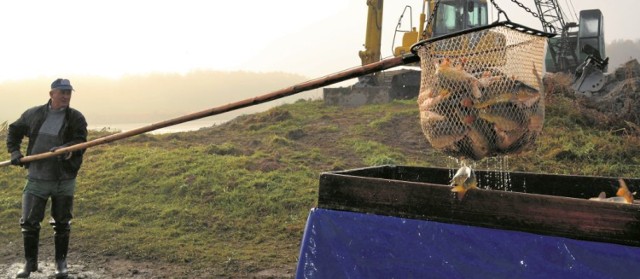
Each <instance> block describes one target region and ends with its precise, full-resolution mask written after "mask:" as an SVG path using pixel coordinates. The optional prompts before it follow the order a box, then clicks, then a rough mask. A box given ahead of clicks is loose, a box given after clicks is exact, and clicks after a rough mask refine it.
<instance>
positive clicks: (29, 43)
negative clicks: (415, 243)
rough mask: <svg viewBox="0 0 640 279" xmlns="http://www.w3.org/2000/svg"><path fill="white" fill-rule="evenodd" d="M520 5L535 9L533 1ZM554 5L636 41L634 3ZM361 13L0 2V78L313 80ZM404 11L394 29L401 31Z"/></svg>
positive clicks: (341, 6)
mask: <svg viewBox="0 0 640 279" xmlns="http://www.w3.org/2000/svg"><path fill="white" fill-rule="evenodd" d="M496 2H497V3H498V5H500V7H501V8H503V9H504V10H505V11H506V12H507V14H508V15H509V17H510V18H511V20H512V21H515V22H519V23H524V24H525V25H529V26H531V27H533V28H537V29H542V28H541V26H540V23H539V21H538V20H537V19H535V18H533V16H531V15H529V14H525V13H523V11H522V9H521V8H519V7H518V6H517V5H515V4H513V3H512V2H511V1H510V0H496ZM521 2H522V3H523V4H525V5H526V6H528V7H530V8H531V9H532V10H534V11H535V7H534V6H533V0H521ZM558 2H559V4H560V5H561V6H562V8H563V9H564V10H565V12H566V13H569V14H570V15H573V14H575V13H577V11H579V10H582V9H595V8H598V9H601V10H602V12H603V14H604V17H605V19H604V21H605V32H606V35H605V38H606V41H607V42H611V41H612V40H615V39H632V40H637V39H640V33H638V31H637V30H636V29H635V28H637V26H638V24H639V23H640V19H639V17H638V12H639V11H640V1H637V0H615V1H612V0H609V1H605V0H572V1H569V0H558ZM406 5H410V6H412V7H413V20H414V25H415V24H417V20H418V13H419V11H420V10H421V8H422V1H418V0H386V1H385V6H384V11H385V13H384V18H383V31H382V32H383V39H382V40H383V49H382V52H383V56H384V57H386V56H390V55H391V41H392V38H393V35H394V29H395V27H396V24H397V22H398V18H399V17H400V14H401V13H402V10H403V9H404V8H405V6H406ZM574 11H575V13H574ZM366 13H367V6H366V0H322V1H310V0H272V1H256V0H249V1H214V0H208V1H205V0H179V1H178V0H153V1H150V0H127V1H124V0H110V1H90V0H63V1H51V0H21V1H3V2H2V3H0V26H1V27H0V38H1V40H2V47H1V48H0V82H2V81H7V80H21V79H31V78H38V77H50V78H55V77H65V76H70V75H74V76H77V75H90V76H105V77H115V78H117V77H119V76H122V75H132V74H144V73H154V72H179V73H186V72H189V71H192V70H223V71H238V70H241V71H279V72H288V73H296V74H301V75H304V76H308V77H310V78H315V77H319V76H323V75H326V74H331V73H333V72H337V71H339V70H344V69H346V68H350V67H353V66H358V65H360V59H359V57H358V51H360V50H362V49H363V47H362V45H363V43H364V39H365V25H366ZM408 17H409V16H408V15H406V16H405V23H404V24H403V28H408V20H407V19H408ZM493 20H495V18H493ZM567 20H568V21H572V20H573V19H572V18H570V19H567ZM400 36H401V35H400V34H399V35H398V39H399V38H400ZM396 44H397V43H396Z"/></svg>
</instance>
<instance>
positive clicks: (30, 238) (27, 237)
mask: <svg viewBox="0 0 640 279" xmlns="http://www.w3.org/2000/svg"><path fill="white" fill-rule="evenodd" d="M46 206H47V200H46V199H43V198H40V197H37V196H34V195H31V194H29V193H24V194H23V195H22V218H20V227H22V238H23V241H24V257H25V259H26V264H25V265H24V268H23V269H22V271H20V272H19V273H18V274H16V278H29V275H31V272H35V271H38V244H39V242H40V222H42V219H44V211H45V208H46Z"/></svg>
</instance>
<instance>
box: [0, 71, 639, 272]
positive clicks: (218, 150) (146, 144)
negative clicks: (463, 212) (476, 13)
mask: <svg viewBox="0 0 640 279" xmlns="http://www.w3.org/2000/svg"><path fill="white" fill-rule="evenodd" d="M556 85H557V86H553V87H549V92H548V95H547V116H546V121H545V128H544V131H543V136H542V137H541V138H540V139H539V140H538V143H537V144H536V147H535V148H534V149H533V150H530V151H527V152H525V153H523V154H521V155H519V156H512V157H509V158H508V160H507V161H504V160H503V161H501V160H496V159H487V160H484V161H481V162H478V163H477V164H476V168H479V169H495V168H496V165H499V166H500V167H503V168H505V169H506V170H512V171H516V170H517V171H528V172H542V173H560V174H576V175H597V176H615V177H640V131H636V130H633V129H632V127H626V126H624V123H622V124H620V125H619V126H615V125H612V124H611V123H607V125H604V123H600V122H598V113H597V112H593V111H590V110H587V109H584V108H582V107H581V106H580V105H579V102H578V101H577V100H576V99H575V97H573V96H572V95H571V94H569V93H568V92H569V90H568V84H567V83H566V82H565V83H561V82H560V81H558V83H556ZM104 135H106V132H104V131H102V132H101V131H92V132H91V138H97V137H100V136H104ZM7 159H8V154H2V155H0V160H7ZM381 164H398V165H417V166H438V167H451V168H456V167H457V165H456V162H455V160H453V159H450V158H447V157H446V156H443V155H442V154H440V153H438V152H436V151H434V150H432V149H431V148H430V145H429V144H428V142H427V141H426V140H425V138H424V136H423V135H422V132H421V130H420V126H419V119H418V107H417V104H416V101H415V100H408V101H395V102H392V103H389V104H383V105H369V106H363V107H358V108H340V107H328V106H325V105H324V104H323V102H322V101H306V100H300V101H298V102H296V103H293V104H287V105H282V106H279V107H275V108H273V109H270V110H268V111H266V112H263V113H258V114H252V115H245V116H241V117H238V118H236V119H234V120H232V121H230V122H228V123H225V124H223V125H219V126H214V127H210V128H206V129H201V130H199V131H195V132H185V133H174V134H162V135H150V134H145V135H141V136H137V137H133V138H130V139H127V140H123V141H120V142H116V143H111V144H108V145H103V146H98V147H95V148H92V149H89V150H88V151H87V153H86V162H85V164H84V167H83V169H82V170H81V173H80V176H79V179H78V183H79V184H78V188H77V194H76V202H75V219H74V224H73V226H74V228H73V231H72V233H73V236H72V238H73V240H72V251H71V255H70V257H76V258H80V257H83V256H89V257H91V256H108V257H116V258H123V259H129V260H134V261H151V262H156V263H160V264H173V265H180V266H188V267H189V268H190V269H193V270H195V271H193V272H194V273H193V274H196V272H198V271H202V270H206V272H207V273H208V274H211V275H212V276H221V277H227V276H228V277H236V276H247V274H255V273H256V272H258V271H261V270H267V269H274V268H276V269H291V268H294V267H295V265H296V262H297V257H298V252H299V244H300V241H301V238H302V233H303V231H304V225H305V222H306V218H307V214H308V213H309V210H310V209H311V208H312V207H314V206H315V204H316V199H317V185H318V177H319V174H320V173H321V172H323V171H330V170H339V169H350V168H357V167H365V166H374V165H381ZM24 176H25V171H24V170H23V169H20V168H15V167H11V168H4V169H2V170H0V189H1V191H2V194H0V243H1V245H4V244H5V243H10V242H20V238H21V235H20V230H19V227H18V219H19V218H20V198H19V197H20V195H21V190H22V186H23V184H24ZM45 221H46V220H45ZM43 232H46V233H49V232H50V229H49V228H46V227H45V228H43ZM17 252H19V251H17ZM72 260H73V258H72ZM198 274H199V273H198Z"/></svg>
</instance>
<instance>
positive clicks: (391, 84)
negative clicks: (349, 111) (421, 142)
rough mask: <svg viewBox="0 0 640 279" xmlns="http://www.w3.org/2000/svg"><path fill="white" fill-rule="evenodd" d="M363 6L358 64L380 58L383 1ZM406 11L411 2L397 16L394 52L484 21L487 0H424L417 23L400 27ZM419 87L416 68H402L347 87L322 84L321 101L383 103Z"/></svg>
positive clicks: (411, 94) (409, 94)
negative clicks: (397, 40) (398, 42)
mask: <svg viewBox="0 0 640 279" xmlns="http://www.w3.org/2000/svg"><path fill="white" fill-rule="evenodd" d="M367 7H368V9H367V10H368V15H367V27H366V36H365V43H364V50H361V51H360V52H359V53H358V54H359V56H360V59H361V61H362V65H367V64H370V63H374V62H378V61H380V60H381V58H382V57H381V42H382V16H383V11H384V1H383V0H367ZM436 7H437V9H436ZM434 10H436V12H435V13H434ZM407 13H408V14H409V15H411V13H412V8H411V6H406V7H405V9H404V11H403V13H402V15H401V16H400V19H399V20H398V25H397V27H396V30H395V33H394V34H398V33H402V40H401V41H402V45H400V46H397V47H393V46H392V48H393V50H392V52H393V55H394V56H401V55H405V54H408V53H410V49H411V46H412V45H413V44H415V43H417V42H418V41H420V40H424V39H428V38H430V37H436V36H442V35H446V34H451V33H454V32H458V31H462V30H466V29H469V28H474V27H479V26H484V25H487V24H488V9H487V0H439V1H438V0H424V1H422V10H421V12H420V17H419V22H418V24H417V27H414V26H413V22H410V25H411V26H410V28H409V29H408V30H402V29H401V26H402V24H401V23H402V21H403V17H404V16H405V14H407ZM427 14H429V17H431V16H433V19H431V20H432V21H433V22H432V23H431V24H427V19H428V18H427ZM427 25H428V26H427ZM425 28H428V29H427V30H425ZM394 37H395V36H394ZM394 41H395V39H394ZM419 87H420V70H419V69H418V68H416V69H406V68H405V69H401V70H393V71H386V72H378V73H375V74H372V75H367V76H363V77H360V78H359V80H358V82H357V83H356V84H354V85H352V86H350V87H340V88H324V90H323V92H324V94H323V95H324V100H325V103H327V104H330V105H342V106H359V105H363V104H368V103H385V102H389V101H390V100H393V99H411V98H415V97H417V96H418V91H419V89H420V88H419Z"/></svg>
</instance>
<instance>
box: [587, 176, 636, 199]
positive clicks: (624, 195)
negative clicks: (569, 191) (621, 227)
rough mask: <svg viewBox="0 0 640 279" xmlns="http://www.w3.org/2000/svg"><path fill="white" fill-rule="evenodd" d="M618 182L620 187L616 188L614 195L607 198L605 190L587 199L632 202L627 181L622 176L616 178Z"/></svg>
mask: <svg viewBox="0 0 640 279" xmlns="http://www.w3.org/2000/svg"><path fill="white" fill-rule="evenodd" d="M618 183H619V184H620V187H619V188H618V191H617V192H616V196H615V197H610V198H607V194H606V193H605V192H600V195H598V196H597V197H595V198H589V200H592V201H603V202H617V203H629V204H633V193H631V192H630V191H629V188H628V187H627V183H626V182H625V181H624V179H622V178H620V179H619V180H618Z"/></svg>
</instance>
